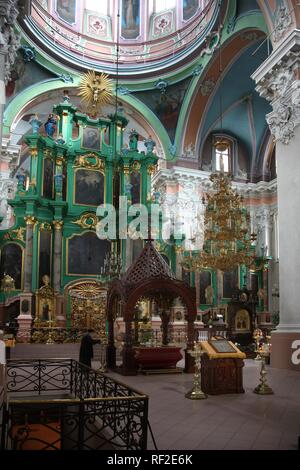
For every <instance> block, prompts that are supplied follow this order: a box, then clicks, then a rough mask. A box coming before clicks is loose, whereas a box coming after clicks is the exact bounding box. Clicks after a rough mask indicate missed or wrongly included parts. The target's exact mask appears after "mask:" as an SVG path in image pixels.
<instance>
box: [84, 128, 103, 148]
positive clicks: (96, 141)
mask: <svg viewBox="0 0 300 470" xmlns="http://www.w3.org/2000/svg"><path fill="white" fill-rule="evenodd" d="M81 146H82V148H85V149H89V150H97V151H100V149H101V134H100V129H99V128H97V127H84V128H83V130H82V141H81Z"/></svg>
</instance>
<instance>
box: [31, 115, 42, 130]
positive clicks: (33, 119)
mask: <svg viewBox="0 0 300 470" xmlns="http://www.w3.org/2000/svg"><path fill="white" fill-rule="evenodd" d="M29 124H30V125H31V127H32V133H33V134H37V133H38V131H39V128H40V127H41V125H42V121H40V120H39V118H38V115H37V114H34V115H33V116H31V118H30V120H29Z"/></svg>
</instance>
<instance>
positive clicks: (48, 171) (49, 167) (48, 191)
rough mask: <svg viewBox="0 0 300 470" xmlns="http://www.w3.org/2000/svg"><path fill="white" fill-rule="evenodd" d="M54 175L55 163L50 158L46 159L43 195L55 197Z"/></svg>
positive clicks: (50, 197) (49, 197)
mask: <svg viewBox="0 0 300 470" xmlns="http://www.w3.org/2000/svg"><path fill="white" fill-rule="evenodd" d="M53 176H54V163H53V161H52V160H51V159H50V158H45V159H44V174H43V196H44V197H46V198H48V199H52V198H53Z"/></svg>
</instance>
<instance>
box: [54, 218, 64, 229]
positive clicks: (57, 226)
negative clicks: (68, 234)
mask: <svg viewBox="0 0 300 470" xmlns="http://www.w3.org/2000/svg"><path fill="white" fill-rule="evenodd" d="M63 225H64V222H63V220H53V227H54V230H62V228H63Z"/></svg>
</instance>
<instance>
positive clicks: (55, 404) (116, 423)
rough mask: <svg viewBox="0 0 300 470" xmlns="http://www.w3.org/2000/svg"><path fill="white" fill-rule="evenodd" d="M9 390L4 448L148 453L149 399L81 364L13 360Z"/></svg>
mask: <svg viewBox="0 0 300 470" xmlns="http://www.w3.org/2000/svg"><path fill="white" fill-rule="evenodd" d="M6 389H7V396H8V399H7V403H6V404H4V406H3V407H2V412H3V427H2V447H3V448H4V449H14V450H25V449H30V450H35V449H38V450H48V449H52V450H65V449H68V450H78V449H81V450H84V449H86V450H92V449H94V450H95V449H98V450H101V449H102V450H104V449H124V450H125V449H126V450H143V449H146V448H147V425H148V396H147V395H144V394H143V393H141V392H139V391H138V390H136V389H134V388H132V387H129V386H127V385H125V384H123V383H121V382H119V381H117V380H114V379H112V378H110V377H108V376H107V375H105V374H101V373H99V372H97V371H94V370H92V369H90V368H88V367H86V366H84V365H83V364H80V363H78V362H77V361H74V360H72V359H43V360H39V359H36V360H35V359H32V360H11V361H8V364H7V380H6ZM5 405H6V406H5Z"/></svg>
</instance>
